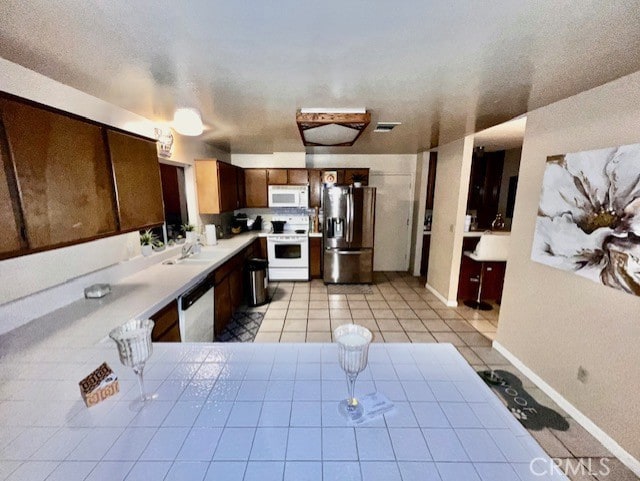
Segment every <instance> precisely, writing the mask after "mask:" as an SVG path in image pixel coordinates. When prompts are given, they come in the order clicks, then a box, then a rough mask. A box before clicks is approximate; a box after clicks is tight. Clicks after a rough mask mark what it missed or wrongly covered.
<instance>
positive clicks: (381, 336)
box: [247, 272, 640, 481]
mask: <svg viewBox="0 0 640 481" xmlns="http://www.w3.org/2000/svg"><path fill="white" fill-rule="evenodd" d="M270 290H271V292H272V293H273V299H272V301H271V303H269V304H268V305H265V306H261V307H257V308H252V309H247V310H255V311H259V312H264V314H265V317H264V320H263V321H262V325H261V326H260V329H259V331H258V334H257V336H256V338H255V342H330V341H331V340H332V338H331V332H332V330H333V329H335V328H336V327H337V326H339V325H341V324H345V323H350V322H354V323H357V324H361V325H363V326H365V327H367V328H369V329H370V330H371V331H372V332H373V334H374V342H449V343H451V344H453V345H454V346H456V348H457V349H458V351H460V353H461V354H462V355H463V356H464V358H465V359H466V360H467V362H468V363H469V364H470V365H471V366H472V367H473V368H474V369H475V370H476V371H479V370H485V369H502V370H505V371H509V372H512V373H513V374H515V375H517V376H518V377H519V378H520V379H522V381H523V386H524V387H525V389H527V392H529V394H531V395H532V396H533V397H534V398H535V399H536V400H537V401H538V402H540V403H541V404H543V405H545V406H548V407H550V408H551V409H554V410H556V411H558V412H559V413H561V414H562V415H563V416H565V417H566V418H567V419H568V421H569V423H570V426H571V427H570V428H569V430H568V431H565V432H561V431H556V430H552V429H544V430H542V431H530V432H531V434H532V436H533V437H535V438H536V440H537V441H538V443H540V445H541V446H542V447H543V448H544V449H545V451H546V452H547V453H548V454H549V455H550V456H551V457H553V458H558V462H559V463H560V464H561V465H565V466H567V467H568V468H569V469H568V471H569V478H570V479H571V480H572V481H605V480H606V481H609V480H611V481H613V480H615V481H627V480H638V479H640V478H638V477H636V476H635V475H634V474H633V473H632V472H631V471H630V470H629V469H627V468H626V467H625V466H624V465H623V464H622V463H620V461H618V460H617V459H616V458H614V457H612V454H611V453H610V452H609V451H608V450H607V449H606V448H604V446H602V445H601V444H600V443H599V442H598V441H597V440H596V439H594V438H593V437H592V436H591V435H590V434H589V433H588V432H587V431H586V430H584V428H582V427H581V426H580V425H579V424H577V423H576V422H575V421H574V420H573V419H570V417H569V415H568V414H566V413H565V412H564V411H562V409H561V408H560V407H558V406H557V405H556V404H555V403H554V402H553V401H552V400H551V399H550V398H548V397H547V396H546V395H545V394H544V393H543V392H542V391H541V390H540V389H539V388H537V387H536V386H535V385H534V384H533V383H532V382H531V381H529V380H528V379H527V378H526V377H525V376H524V375H523V374H522V373H521V372H519V371H518V370H517V369H516V368H515V367H513V366H512V365H511V364H510V363H509V361H507V360H506V359H505V358H504V357H503V356H502V355H501V354H500V353H498V352H497V351H496V350H494V349H493V348H492V347H491V340H492V339H494V338H495V334H496V330H497V326H498V315H499V309H498V306H495V307H496V309H494V310H492V311H475V310H473V309H470V308H468V307H466V306H464V305H461V306H459V307H456V308H449V307H446V306H445V305H444V304H443V303H442V302H441V301H439V300H438V299H437V298H436V297H435V296H434V295H433V294H431V293H430V292H429V291H428V290H427V289H425V287H424V279H421V278H419V277H414V276H412V275H410V274H408V273H404V272H376V273H375V274H374V284H373V285H372V291H373V294H328V293H327V287H326V286H325V285H324V283H323V282H322V281H320V280H313V281H311V282H308V283H293V282H280V283H277V284H275V285H274V284H272V285H271V286H270ZM578 463H582V465H584V466H585V469H580V470H578V472H577V473H576V474H571V469H573V470H576V469H577V467H576V466H578ZM602 463H604V464H605V465H606V466H607V468H608V471H609V472H608V474H588V473H599V472H602V473H604V472H606V471H607V470H606V469H605V470H602ZM589 468H590V469H589ZM601 470H602V471H601ZM573 472H575V471H573Z"/></svg>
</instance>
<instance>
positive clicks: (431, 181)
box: [426, 152, 438, 210]
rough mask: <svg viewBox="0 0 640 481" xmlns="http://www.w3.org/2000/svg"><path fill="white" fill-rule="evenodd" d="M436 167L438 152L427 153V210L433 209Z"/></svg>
mask: <svg viewBox="0 0 640 481" xmlns="http://www.w3.org/2000/svg"><path fill="white" fill-rule="evenodd" d="M437 169H438V153H437V152H431V153H430V155H429V172H428V173H427V205H426V209H427V210H433V198H434V195H435V191H436V171H437Z"/></svg>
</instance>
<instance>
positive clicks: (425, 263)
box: [420, 234, 431, 276]
mask: <svg viewBox="0 0 640 481" xmlns="http://www.w3.org/2000/svg"><path fill="white" fill-rule="evenodd" d="M430 247H431V234H423V235H422V257H421V259H420V275H421V276H426V275H427V272H429V249H430Z"/></svg>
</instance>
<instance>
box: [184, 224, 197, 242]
mask: <svg viewBox="0 0 640 481" xmlns="http://www.w3.org/2000/svg"><path fill="white" fill-rule="evenodd" d="M182 230H183V231H184V236H185V237H186V238H187V242H195V241H196V240H197V239H196V226H194V225H193V224H182Z"/></svg>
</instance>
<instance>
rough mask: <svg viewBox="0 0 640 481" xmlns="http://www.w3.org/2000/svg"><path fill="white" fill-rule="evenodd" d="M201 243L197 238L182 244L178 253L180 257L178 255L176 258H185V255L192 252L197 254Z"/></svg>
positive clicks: (189, 254) (187, 255)
mask: <svg viewBox="0 0 640 481" xmlns="http://www.w3.org/2000/svg"><path fill="white" fill-rule="evenodd" d="M203 245H204V244H203V243H202V242H200V240H197V241H195V242H186V243H185V244H184V245H183V246H182V254H181V255H180V257H178V260H182V259H186V258H187V257H189V256H192V255H194V254H199V253H200V248H201V247H202V246H203Z"/></svg>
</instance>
